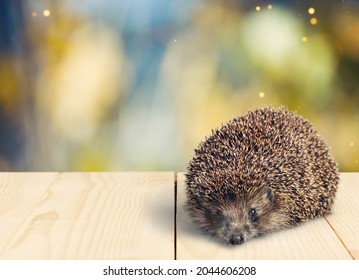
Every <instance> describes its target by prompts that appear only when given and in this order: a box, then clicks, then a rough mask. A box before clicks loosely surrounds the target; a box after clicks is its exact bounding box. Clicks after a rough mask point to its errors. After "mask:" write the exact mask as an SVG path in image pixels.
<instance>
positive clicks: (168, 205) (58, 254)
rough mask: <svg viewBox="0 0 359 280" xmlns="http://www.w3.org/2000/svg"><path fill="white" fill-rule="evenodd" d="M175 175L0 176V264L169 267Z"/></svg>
mask: <svg viewBox="0 0 359 280" xmlns="http://www.w3.org/2000/svg"><path fill="white" fill-rule="evenodd" d="M173 213H174V173H173V172H157V173H131V172H130V173H0V258H1V259H173V257H174V215H173Z"/></svg>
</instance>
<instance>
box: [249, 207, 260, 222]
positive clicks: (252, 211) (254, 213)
mask: <svg viewBox="0 0 359 280" xmlns="http://www.w3.org/2000/svg"><path fill="white" fill-rule="evenodd" d="M248 216H249V219H250V220H251V222H255V221H257V220H258V214H257V211H256V209H255V208H251V209H249V211H248Z"/></svg>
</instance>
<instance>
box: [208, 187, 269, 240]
mask: <svg viewBox="0 0 359 280" xmlns="http://www.w3.org/2000/svg"><path fill="white" fill-rule="evenodd" d="M226 200H227V202H228V203H226V206H225V207H224V208H223V209H220V210H218V211H217V213H216V214H215V216H214V218H215V221H214V224H215V228H216V231H215V235H216V236H217V237H218V238H219V239H222V240H224V241H225V242H227V243H229V244H232V245H239V244H242V243H243V242H245V241H247V240H249V239H251V238H254V237H256V236H258V235H261V234H263V233H265V224H266V223H268V222H269V221H268V219H270V216H271V212H272V211H273V204H274V203H273V201H274V197H273V192H272V190H271V189H270V188H260V189H259V190H258V189H257V190H254V191H251V192H247V193H245V194H242V195H233V194H231V195H230V197H226Z"/></svg>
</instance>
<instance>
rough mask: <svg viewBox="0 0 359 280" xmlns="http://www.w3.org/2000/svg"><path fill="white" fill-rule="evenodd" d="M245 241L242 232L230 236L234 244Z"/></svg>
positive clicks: (230, 241) (230, 240)
mask: <svg viewBox="0 0 359 280" xmlns="http://www.w3.org/2000/svg"><path fill="white" fill-rule="evenodd" d="M243 242H244V238H243V236H242V235H240V234H237V235H235V234H233V235H232V236H231V237H230V238H229V243H230V244H232V245H240V244H242V243H243Z"/></svg>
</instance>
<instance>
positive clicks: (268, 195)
mask: <svg viewBox="0 0 359 280" xmlns="http://www.w3.org/2000/svg"><path fill="white" fill-rule="evenodd" d="M264 195H265V196H266V198H267V199H268V200H269V202H270V203H273V201H274V193H273V191H272V189H271V188H266V189H265V192H264Z"/></svg>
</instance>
